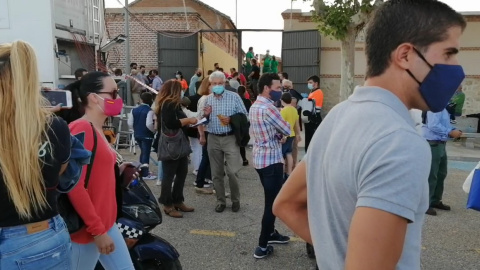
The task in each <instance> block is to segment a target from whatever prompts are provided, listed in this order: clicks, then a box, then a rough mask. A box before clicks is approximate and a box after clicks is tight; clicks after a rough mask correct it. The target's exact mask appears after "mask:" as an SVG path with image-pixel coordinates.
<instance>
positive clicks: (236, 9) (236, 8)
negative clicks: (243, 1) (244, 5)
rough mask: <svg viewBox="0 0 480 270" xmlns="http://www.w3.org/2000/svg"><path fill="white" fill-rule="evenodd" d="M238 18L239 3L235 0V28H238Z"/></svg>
mask: <svg viewBox="0 0 480 270" xmlns="http://www.w3.org/2000/svg"><path fill="white" fill-rule="evenodd" d="M237 18H238V2H237V0H235V27H237V28H238V23H237Z"/></svg>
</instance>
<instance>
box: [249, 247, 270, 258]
mask: <svg viewBox="0 0 480 270" xmlns="http://www.w3.org/2000/svg"><path fill="white" fill-rule="evenodd" d="M272 253H273V247H272V246H267V248H266V249H265V250H262V248H261V247H257V248H256V249H255V253H253V257H254V258H255V259H263V258H265V257H267V256H269V255H271V254H272Z"/></svg>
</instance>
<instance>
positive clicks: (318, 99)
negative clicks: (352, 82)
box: [305, 75, 323, 153]
mask: <svg viewBox="0 0 480 270" xmlns="http://www.w3.org/2000/svg"><path fill="white" fill-rule="evenodd" d="M307 83H308V89H309V90H310V94H309V95H308V99H309V100H310V99H313V100H315V112H314V113H312V115H310V116H309V120H310V121H309V122H308V123H305V153H306V152H307V150H308V145H309V144H310V141H311V140H312V137H313V134H315V130H317V128H318V126H319V125H320V123H321V122H322V116H321V114H320V112H321V110H322V107H323V91H322V90H321V89H320V87H319V86H320V78H319V77H318V76H317V75H313V76H310V78H308V80H307Z"/></svg>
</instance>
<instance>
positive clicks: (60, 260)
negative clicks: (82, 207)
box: [0, 215, 72, 270]
mask: <svg viewBox="0 0 480 270" xmlns="http://www.w3.org/2000/svg"><path fill="white" fill-rule="evenodd" d="M48 226H49V228H48V229H46V230H44V231H41V232H37V233H32V234H29V233H28V232H27V227H26V226H24V225H20V226H15V227H7V228H0V269H2V270H3V269H8V270H13V269H22V270H40V269H54V270H57V269H58V270H60V269H61V270H64V269H70V260H71V257H70V256H71V249H72V244H71V242H70V235H69V234H68V231H67V230H66V227H65V222H63V219H62V218H61V217H60V216H59V215H58V216H55V217H53V218H51V219H50V220H49V221H48Z"/></svg>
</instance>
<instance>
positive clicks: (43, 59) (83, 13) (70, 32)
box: [0, 0, 105, 88]
mask: <svg viewBox="0 0 480 270" xmlns="http://www.w3.org/2000/svg"><path fill="white" fill-rule="evenodd" d="M103 5H104V3H103V1H102V0H35V1H32V0H0V43H8V42H13V41H15V40H23V41H26V42H28V43H30V44H31V45H32V47H33V48H34V49H35V51H36V54H37V59H38V69H39V72H40V82H41V83H42V86H47V87H54V88H56V87H59V86H62V85H67V84H69V83H71V82H73V80H74V75H73V73H74V72H75V70H76V69H78V68H85V69H87V70H88V71H92V70H96V69H97V52H98V49H99V46H100V43H101V42H102V39H103V34H104V32H105V31H104V18H103V14H104V6H103Z"/></svg>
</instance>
